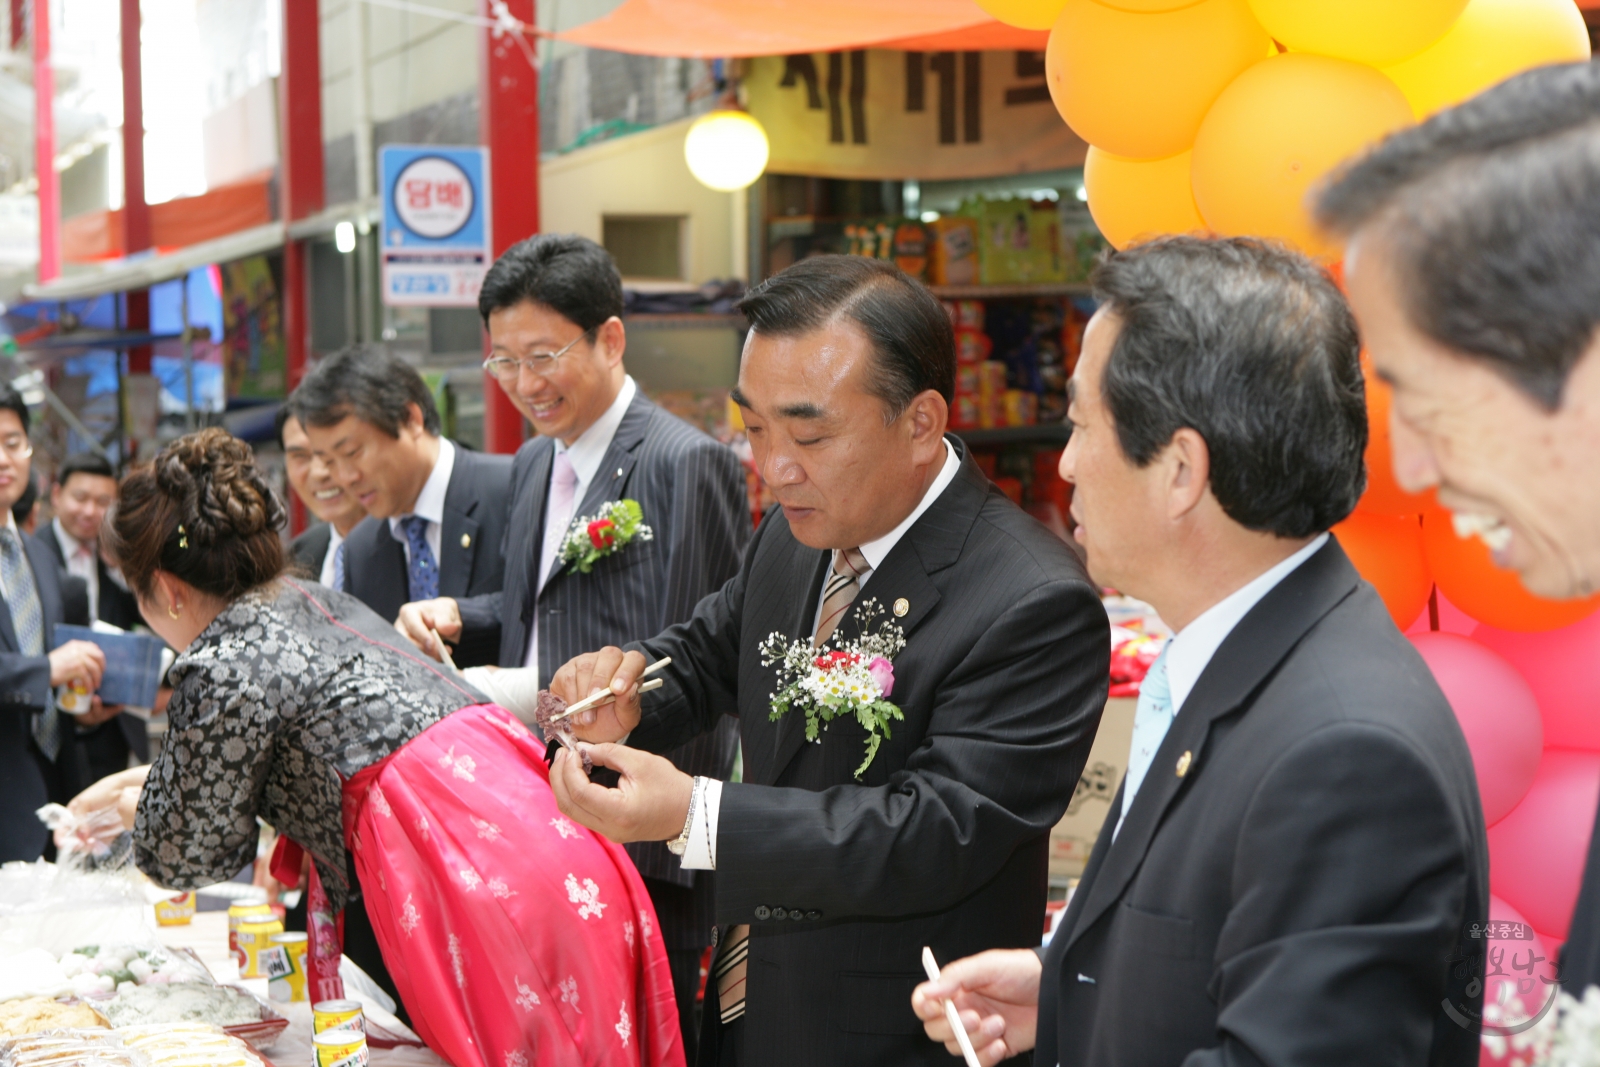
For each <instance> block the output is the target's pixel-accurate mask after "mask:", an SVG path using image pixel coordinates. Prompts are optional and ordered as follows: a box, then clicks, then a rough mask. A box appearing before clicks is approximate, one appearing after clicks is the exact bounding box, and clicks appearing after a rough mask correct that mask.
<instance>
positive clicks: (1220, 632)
mask: <svg viewBox="0 0 1600 1067" xmlns="http://www.w3.org/2000/svg"><path fill="white" fill-rule="evenodd" d="M1327 543H1328V535H1327V534H1322V535H1321V536H1319V537H1316V538H1313V539H1312V541H1311V543H1310V544H1308V545H1306V546H1305V547H1304V548H1302V549H1300V550H1299V551H1298V552H1296V553H1295V554H1294V555H1292V556H1289V557H1288V558H1287V559H1283V560H1279V561H1278V562H1277V563H1275V564H1273V565H1272V566H1271V567H1270V568H1268V569H1267V570H1265V571H1262V572H1261V573H1260V574H1258V575H1257V576H1256V577H1254V578H1252V579H1251V580H1250V581H1248V582H1246V583H1245V584H1244V585H1242V586H1240V587H1239V588H1238V589H1235V590H1234V591H1233V592H1231V593H1229V594H1228V595H1227V596H1225V597H1223V598H1222V599H1221V600H1219V601H1217V602H1216V603H1215V604H1213V605H1211V606H1210V607H1209V608H1207V609H1206V610H1205V611H1202V612H1201V613H1200V614H1199V615H1197V616H1195V619H1194V621H1193V622H1191V623H1189V625H1187V626H1185V627H1184V628H1183V629H1181V630H1179V631H1178V632H1177V633H1175V634H1173V635H1172V640H1171V641H1169V642H1168V643H1167V648H1166V652H1165V653H1164V655H1165V656H1166V657H1167V689H1168V692H1169V693H1170V695H1171V702H1172V721H1174V722H1176V721H1177V718H1178V713H1179V712H1181V711H1182V710H1183V703H1184V701H1186V700H1188V699H1189V694H1190V693H1191V692H1192V691H1193V690H1194V687H1195V683H1196V682H1198V681H1199V680H1200V675H1202V674H1204V673H1205V669H1206V667H1207V666H1209V665H1210V663H1211V657H1212V656H1214V655H1216V654H1217V649H1219V648H1221V647H1222V642H1224V641H1226V640H1227V639H1228V635H1229V634H1231V633H1233V630H1234V627H1236V626H1238V625H1239V622H1240V621H1241V620H1242V619H1243V618H1244V617H1245V616H1246V615H1248V614H1250V609H1251V608H1253V607H1255V606H1256V605H1257V604H1259V603H1260V602H1261V598H1262V597H1264V596H1266V595H1267V594H1268V593H1270V592H1272V590H1273V589H1274V588H1276V587H1277V585H1278V583H1279V582H1281V581H1283V580H1284V579H1285V578H1287V577H1289V575H1290V574H1292V573H1293V572H1294V570H1295V568H1297V567H1299V566H1300V564H1302V563H1304V562H1305V561H1306V560H1308V559H1310V558H1311V557H1312V556H1314V555H1316V553H1317V550H1318V549H1320V548H1321V547H1322V546H1323V545H1325V544H1327ZM1168 729H1169V730H1170V729H1171V726H1170V725H1169V726H1168ZM1159 744H1160V742H1157V745H1158V746H1159ZM1137 793H1138V789H1137V788H1134V789H1131V790H1124V791H1123V794H1122V811H1121V812H1120V813H1118V815H1117V824H1116V826H1115V827H1114V828H1113V829H1112V831H1111V835H1112V837H1113V838H1115V837H1116V834H1117V831H1118V830H1121V829H1122V820H1123V819H1125V818H1127V816H1128V809H1129V808H1131V807H1133V798H1134V796H1135V794H1137Z"/></svg>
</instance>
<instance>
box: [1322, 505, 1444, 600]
mask: <svg viewBox="0 0 1600 1067" xmlns="http://www.w3.org/2000/svg"><path fill="white" fill-rule="evenodd" d="M1333 535H1334V536H1335V537H1337V538H1338V539H1339V544H1340V545H1341V546H1342V547H1343V548H1344V551H1345V555H1347V556H1349V557H1350V562H1351V563H1353V564H1355V567H1356V570H1357V571H1359V572H1360V573H1361V577H1363V578H1365V579H1366V580H1367V581H1369V582H1371V583H1372V585H1373V587H1374V588H1375V589H1377V590H1378V595H1379V596H1381V597H1382V598H1383V606H1384V607H1386V608H1388V609H1389V617H1390V618H1392V619H1394V624H1395V625H1396V626H1398V627H1400V628H1401V629H1404V628H1406V627H1407V626H1410V625H1411V624H1412V623H1414V622H1416V621H1417V616H1418V615H1420V614H1422V609H1423V608H1425V607H1427V606H1428V594H1429V593H1431V592H1432V591H1433V576H1432V575H1431V574H1429V573H1428V560H1427V557H1426V556H1425V555H1423V552H1422V524H1421V523H1420V522H1418V521H1417V516H1415V515H1412V516H1409V517H1407V518H1395V517H1393V516H1390V515H1371V514H1368V513H1366V512H1361V511H1358V512H1356V513H1355V514H1353V515H1351V516H1350V517H1349V518H1348V519H1346V520H1344V521H1343V522H1341V523H1339V525H1337V526H1335V527H1334V528H1333Z"/></svg>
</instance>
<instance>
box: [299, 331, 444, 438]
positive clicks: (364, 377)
mask: <svg viewBox="0 0 1600 1067" xmlns="http://www.w3.org/2000/svg"><path fill="white" fill-rule="evenodd" d="M412 404H415V405H417V407H419V408H421V409H422V427H423V429H425V430H427V431H428V432H429V433H430V434H433V435H435V436H437V435H438V433H439V408H438V406H437V405H435V404H434V402H433V391H432V390H431V389H429V388H428V383H427V382H424V381H423V380H422V375H420V374H418V373H417V371H416V368H415V367H413V366H411V364H409V363H407V362H406V361H405V360H403V359H401V358H400V357H399V356H397V355H395V354H394V353H393V352H390V351H389V350H388V349H387V348H383V347H381V346H379V345H351V346H349V347H348V348H341V349H340V350H339V351H337V352H335V353H333V354H332V355H330V356H326V357H324V358H323V359H322V361H321V362H320V363H318V364H317V365H316V366H315V367H313V368H312V369H311V371H310V373H308V374H307V375H306V376H305V378H303V379H302V380H301V382H300V384H299V386H297V387H296V388H295V391H294V392H293V393H291V394H290V396H289V399H288V401H287V402H286V403H285V404H284V406H283V411H285V412H287V413H288V414H286V415H283V418H284V419H287V418H288V417H289V415H293V416H294V417H295V418H297V419H299V420H300V423H301V425H303V426H334V425H336V424H338V423H340V422H342V421H344V419H345V418H347V417H348V416H351V415H354V416H355V417H356V418H358V419H360V420H361V421H362V422H366V423H371V424H372V425H373V426H376V427H377V428H378V429H380V430H382V431H383V432H384V433H386V434H388V435H389V436H390V437H399V436H400V427H402V426H404V425H405V424H406V421H407V419H409V418H410V411H409V408H410V405H412ZM280 414H282V413H281V412H280ZM278 439H279V440H280V441H281V440H282V439H283V425H282V423H279V425H278Z"/></svg>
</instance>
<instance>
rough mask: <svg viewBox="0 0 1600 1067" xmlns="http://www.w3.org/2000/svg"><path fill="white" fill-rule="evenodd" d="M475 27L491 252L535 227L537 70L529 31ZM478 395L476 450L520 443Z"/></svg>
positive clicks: (499, 409) (503, 415)
mask: <svg viewBox="0 0 1600 1067" xmlns="http://www.w3.org/2000/svg"><path fill="white" fill-rule="evenodd" d="M41 2H42V0H41ZM533 5H534V0H507V2H506V7H507V8H508V9H509V10H510V14H511V16H512V17H513V18H515V19H517V20H518V21H520V22H521V23H522V24H523V25H524V26H527V27H529V28H530V29H531V28H532V27H533V26H534V25H535V23H534V7H533ZM479 13H480V14H482V15H483V16H484V17H486V18H494V17H495V12H494V10H493V5H492V4H491V3H490V0H481V4H480V7H479ZM481 32H482V34H483V59H482V62H481V63H480V64H479V66H478V69H479V72H480V75H481V81H480V88H479V93H478V100H479V113H478V114H479V136H480V138H481V140H482V141H483V143H484V144H486V145H488V146H489V189H490V211H491V212H492V217H491V219H490V225H491V235H492V236H491V238H490V241H491V247H492V250H493V252H494V254H495V255H496V256H499V255H500V254H501V253H503V252H504V251H505V250H506V249H508V248H510V247H511V246H512V245H514V244H516V243H517V242H518V241H520V240H522V239H523V238H525V237H529V236H531V235H533V234H535V233H537V232H539V72H538V71H537V70H535V69H534V67H533V64H532V63H530V62H529V60H528V57H529V56H530V55H532V54H534V53H533V47H534V40H533V38H532V37H531V36H529V37H527V38H526V39H525V40H523V41H518V40H517V39H516V38H515V37H514V36H513V35H512V34H510V33H503V34H501V35H500V36H495V32H494V31H493V30H489V29H485V30H483V31H481ZM485 343H486V344H487V342H485ZM483 402H484V403H483V408H484V410H483V444H484V449H485V450H486V451H488V452H515V451H516V450H517V449H518V447H520V446H521V444H522V434H523V419H522V413H521V412H519V411H518V410H517V409H516V407H515V406H513V405H512V403H511V401H510V399H509V398H508V397H507V396H506V394H505V393H504V392H503V391H502V390H501V388H500V383H499V382H498V381H496V380H495V379H494V378H492V377H490V376H489V375H488V374H485V375H484V377H483Z"/></svg>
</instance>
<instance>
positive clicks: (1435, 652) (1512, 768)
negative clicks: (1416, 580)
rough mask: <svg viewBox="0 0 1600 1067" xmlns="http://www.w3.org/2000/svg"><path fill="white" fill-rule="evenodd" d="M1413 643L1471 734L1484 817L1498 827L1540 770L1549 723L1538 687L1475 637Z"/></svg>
mask: <svg viewBox="0 0 1600 1067" xmlns="http://www.w3.org/2000/svg"><path fill="white" fill-rule="evenodd" d="M1411 643H1412V644H1413V645H1415V646H1417V651H1418V652H1420V653H1421V654H1422V658H1423V660H1424V661H1425V662H1426V663H1427V664H1428V669H1429V670H1431V671H1433V677H1434V679H1435V680H1436V681H1437V682H1438V683H1439V688H1440V689H1443V690H1444V695H1445V697H1446V698H1447V699H1448V700H1449V701H1450V707H1451V708H1452V709H1453V710H1454V711H1455V713H1456V719H1457V720H1459V721H1460V723H1461V732H1462V733H1464V734H1466V735H1467V747H1468V748H1470V749H1471V750H1472V766H1473V768H1474V769H1475V770H1476V771H1477V773H1478V796H1479V798H1480V799H1481V800H1482V801H1483V821H1484V824H1485V825H1487V826H1493V825H1494V824H1495V823H1497V822H1499V821H1500V820H1501V819H1503V818H1505V817H1506V816H1507V815H1508V814H1510V812H1511V809H1512V808H1515V807H1516V806H1517V805H1518V804H1519V803H1521V801H1522V798H1523V796H1525V795H1526V794H1527V792H1528V787H1529V786H1531V785H1532V784H1533V776H1534V774H1535V773H1537V771H1538V770H1539V757H1540V756H1541V755H1542V754H1543V752H1544V724H1543V723H1541V722H1540V721H1539V705H1538V703H1537V702H1536V701H1535V700H1534V699H1533V690H1531V689H1529V688H1528V683H1527V682H1525V681H1523V680H1522V675H1520V674H1518V673H1517V669H1516V668H1515V667H1513V666H1512V665H1511V664H1509V663H1507V662H1506V661H1505V660H1503V659H1501V658H1500V657H1499V656H1497V655H1495V654H1494V653H1493V652H1491V651H1489V650H1488V649H1487V648H1484V647H1483V646H1482V645H1480V644H1478V643H1477V642H1476V641H1473V640H1472V639H1471V638H1468V637H1461V636H1458V635H1457V634H1447V633H1428V634H1420V635H1418V636H1416V637H1413V638H1412V639H1411Z"/></svg>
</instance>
